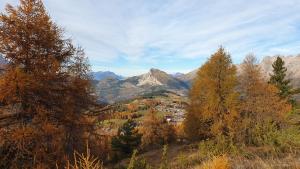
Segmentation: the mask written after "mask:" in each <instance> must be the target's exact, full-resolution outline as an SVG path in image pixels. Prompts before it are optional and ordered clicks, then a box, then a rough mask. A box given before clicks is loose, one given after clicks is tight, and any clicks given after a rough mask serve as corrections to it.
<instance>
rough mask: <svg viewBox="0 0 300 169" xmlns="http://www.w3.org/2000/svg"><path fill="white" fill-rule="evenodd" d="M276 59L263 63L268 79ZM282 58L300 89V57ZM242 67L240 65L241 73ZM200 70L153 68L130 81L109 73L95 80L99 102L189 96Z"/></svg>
mask: <svg viewBox="0 0 300 169" xmlns="http://www.w3.org/2000/svg"><path fill="white" fill-rule="evenodd" d="M275 59H276V57H275V56H272V57H270V56H268V57H265V58H264V59H263V60H262V61H261V62H260V63H259V66H260V67H261V70H262V73H263V75H264V76H265V77H266V78H268V77H269V74H270V73H271V71H272V63H273V62H274V61H275ZM282 59H283V60H284V61H285V66H286V67H287V69H288V73H287V75H288V78H290V79H291V80H292V81H291V82H292V84H293V86H294V87H300V55H297V56H286V57H282ZM239 66H240V65H237V67H238V71H239ZM197 71H198V69H196V70H193V71H191V72H189V73H186V74H183V73H175V74H168V73H166V72H164V71H161V70H158V69H154V68H152V69H150V70H149V72H148V73H145V74H142V75H139V76H133V77H128V78H126V79H124V78H121V77H122V76H120V75H116V74H114V73H112V72H111V73H108V75H109V76H99V77H98V78H97V79H101V80H97V79H95V80H96V81H95V83H94V84H95V86H96V87H95V88H96V92H97V94H98V95H99V100H100V101H102V102H107V103H113V102H117V101H123V100H127V99H132V98H135V97H138V96H144V95H149V94H151V93H157V92H164V91H170V92H174V93H177V94H178V95H183V96H186V95H187V93H188V90H189V87H190V85H191V83H192V81H193V79H194V78H195V77H196V74H197ZM102 77H105V78H102Z"/></svg>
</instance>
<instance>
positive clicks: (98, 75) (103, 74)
mask: <svg viewBox="0 0 300 169" xmlns="http://www.w3.org/2000/svg"><path fill="white" fill-rule="evenodd" d="M90 75H91V76H92V78H93V79H94V80H103V79H107V78H114V79H118V80H121V79H124V77H123V76H121V75H117V74H115V73H114V72H110V71H98V72H92V73H91V74H90Z"/></svg>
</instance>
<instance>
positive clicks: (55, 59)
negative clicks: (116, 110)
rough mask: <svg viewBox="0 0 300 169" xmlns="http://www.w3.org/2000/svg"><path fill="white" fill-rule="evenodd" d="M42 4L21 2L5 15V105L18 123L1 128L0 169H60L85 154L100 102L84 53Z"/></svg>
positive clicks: (0, 91) (1, 33)
mask: <svg viewBox="0 0 300 169" xmlns="http://www.w3.org/2000/svg"><path fill="white" fill-rule="evenodd" d="M63 33H64V32H63V30H62V29H60V28H59V27H58V26H57V25H56V24H55V23H54V22H52V21H51V19H50V17H49V15H48V14H47V12H46V11H45V8H44V5H43V3H42V1H41V0H21V1H20V5H19V6H17V7H12V6H11V5H7V6H6V11H5V12H4V13H2V14H1V15H0V54H1V55H2V56H3V57H4V58H5V59H6V60H7V61H8V63H7V65H6V69H5V72H4V73H3V75H1V78H0V102H2V103H3V104H4V105H5V106H6V107H7V108H10V114H12V116H13V118H14V121H15V123H14V124H11V125H9V126H1V129H3V130H2V131H4V132H1V133H2V134H1V136H0V137H1V140H2V141H3V144H1V145H0V146H1V148H0V149H1V152H2V153H3V154H1V155H0V167H1V165H2V166H6V168H55V164H60V162H62V160H63V159H64V158H63V157H65V156H67V155H68V154H71V153H72V152H73V150H74V149H77V150H78V151H80V147H81V143H84V139H83V137H84V136H86V134H85V133H84V131H86V129H87V127H88V126H89V122H88V121H87V120H85V118H84V116H83V111H84V110H86V109H88V108H89V106H90V105H91V104H92V103H93V102H94V97H93V96H92V90H91V83H90V79H89V76H88V70H89V66H88V64H87V59H86V57H85V55H84V52H83V50H82V49H80V48H75V47H74V46H73V45H72V43H71V40H69V39H66V38H64V34H63Z"/></svg>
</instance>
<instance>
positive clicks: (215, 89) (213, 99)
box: [184, 47, 238, 139]
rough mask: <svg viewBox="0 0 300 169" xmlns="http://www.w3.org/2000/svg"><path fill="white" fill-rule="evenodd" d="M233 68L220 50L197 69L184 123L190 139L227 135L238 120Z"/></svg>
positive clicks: (229, 60)
mask: <svg viewBox="0 0 300 169" xmlns="http://www.w3.org/2000/svg"><path fill="white" fill-rule="evenodd" d="M236 86H237V77H236V67H235V66H234V65H233V64H232V61H231V58H230V55H229V54H227V53H226V52H225V51H224V49H223V48H222V47H221V48H220V49H219V50H218V51H217V52H216V53H215V54H213V55H212V56H211V58H210V59H209V60H208V61H207V62H206V63H205V64H204V65H203V66H202V67H201V68H200V69H199V71H198V73H197V77H196V79H195V81H194V83H193V86H192V88H191V90H190V96H189V97H190V106H189V108H188V113H187V118H186V120H185V122H184V125H185V131H186V133H187V134H189V137H190V138H191V139H195V138H198V139H203V138H207V137H212V136H217V135H219V134H221V135H230V134H231V132H233V129H234V127H233V126H234V122H235V121H236V119H237V118H238V112H237V109H236V107H237V100H238V94H237V92H236V90H235V88H236Z"/></svg>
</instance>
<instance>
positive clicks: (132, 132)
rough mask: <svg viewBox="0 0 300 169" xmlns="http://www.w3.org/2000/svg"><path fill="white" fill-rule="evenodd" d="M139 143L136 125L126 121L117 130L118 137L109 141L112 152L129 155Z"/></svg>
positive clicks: (139, 137) (139, 136)
mask: <svg viewBox="0 0 300 169" xmlns="http://www.w3.org/2000/svg"><path fill="white" fill-rule="evenodd" d="M140 143H141V135H140V134H139V133H138V130H137V129H136V123H135V122H134V121H133V120H128V121H127V122H126V123H124V124H123V126H122V127H120V129H119V130H118V135H117V136H114V137H113V138H112V140H111V147H112V150H114V151H117V152H121V153H124V154H125V155H129V154H131V153H132V151H133V150H134V149H136V148H138V146H139V145H140Z"/></svg>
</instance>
